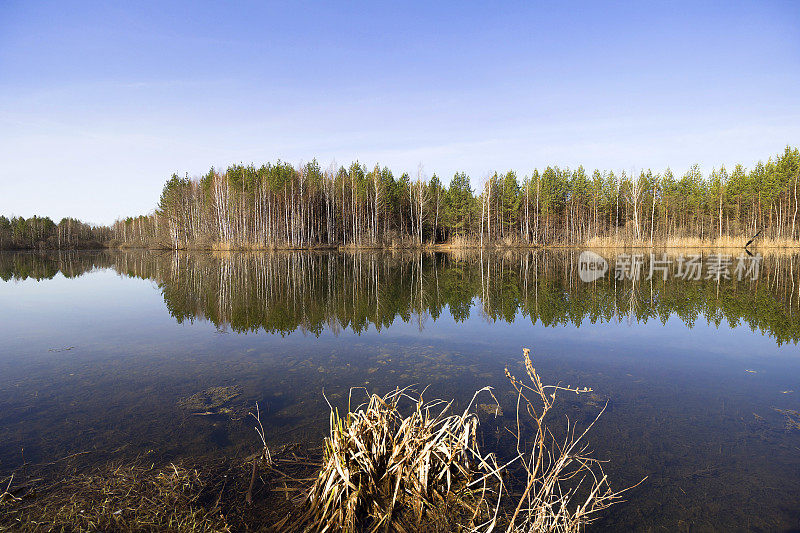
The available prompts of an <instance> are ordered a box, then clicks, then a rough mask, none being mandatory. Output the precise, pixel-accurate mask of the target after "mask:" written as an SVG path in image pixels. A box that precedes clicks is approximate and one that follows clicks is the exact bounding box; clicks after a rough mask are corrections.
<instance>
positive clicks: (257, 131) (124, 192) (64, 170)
mask: <svg viewBox="0 0 800 533" xmlns="http://www.w3.org/2000/svg"><path fill="white" fill-rule="evenodd" d="M799 89H800V3H798V2H746V3H739V2H718V3H700V2H659V3H649V2H630V3H599V2H598V3H580V2H564V3H561V2H552V3H534V2H520V3H505V2H492V3H473V2H440V3H435V4H434V3H431V2H420V3H402V2H391V3H379V2H364V3H340V4H334V3H331V2H327V3H319V4H311V3H303V4H300V3H295V2H287V3H280V4H268V3H252V4H250V3H245V2H230V3H224V2H212V3H205V4H204V3H201V2H185V3H184V2H152V3H150V2H127V3H123V2H119V3H111V2H97V3H88V2H87V3H84V2H15V1H10V2H9V1H0V161H1V162H2V163H1V164H0V214H6V215H11V214H14V215H22V216H30V215H32V214H41V215H48V216H51V217H53V218H54V219H60V218H61V217H62V216H67V215H71V216H77V217H79V218H82V219H85V220H88V221H91V222H96V223H109V222H112V221H113V220H114V219H115V218H117V217H120V216H125V215H130V214H140V213H146V212H148V211H150V210H152V209H153V207H154V206H155V204H156V202H157V199H158V196H159V194H160V191H161V187H162V185H163V183H164V181H165V180H166V179H167V178H168V177H169V175H170V174H172V173H173V172H178V173H179V174H181V175H183V174H184V173H186V172H188V173H189V175H190V176H191V175H198V174H200V173H203V172H205V171H206V170H208V168H209V167H210V166H212V165H214V166H216V167H224V166H225V165H227V164H229V163H235V162H245V163H248V162H256V163H262V162H266V161H274V160H276V159H278V158H280V159H283V160H285V161H289V162H292V163H301V162H304V161H308V160H310V159H311V158H313V157H316V158H317V159H318V160H319V161H320V162H321V164H322V165H323V167H327V165H328V164H329V163H331V162H333V161H336V162H337V163H339V164H348V163H349V162H351V161H353V160H356V159H358V160H360V161H362V162H364V163H367V164H368V165H370V166H371V165H373V164H374V163H375V162H379V163H381V164H382V165H387V166H389V168H391V169H392V170H393V171H395V172H396V173H400V172H403V171H409V172H411V173H412V174H415V173H416V170H417V168H418V166H419V165H420V164H422V165H423V169H424V172H425V174H426V175H430V174H432V173H434V172H435V173H437V174H438V175H439V176H441V177H442V178H443V180H444V181H445V182H449V179H450V177H451V176H452V174H453V173H454V172H455V171H458V170H464V171H466V172H467V173H468V174H469V175H470V176H471V177H472V180H473V184H474V185H477V184H479V183H480V182H481V181H482V180H483V179H484V178H485V176H486V174H487V173H489V172H491V171H493V170H506V169H509V168H512V169H515V170H517V172H518V173H519V174H521V175H525V174H528V173H530V172H531V170H532V169H533V168H537V167H538V168H541V167H544V166H546V165H548V164H558V165H562V166H565V165H566V166H570V167H576V166H577V165H579V164H583V165H584V166H585V167H587V168H588V169H593V168H601V169H614V170H630V169H632V168H635V169H640V168H652V169H653V170H658V171H660V170H663V169H664V168H665V167H666V166H668V165H669V166H671V167H672V168H673V170H675V171H676V172H677V173H682V172H684V171H685V170H686V168H688V166H689V165H691V164H692V163H700V164H701V166H702V167H703V168H704V170H706V171H709V170H710V169H711V168H712V167H714V166H719V165H720V164H725V165H732V164H733V163H735V162H742V163H744V164H746V165H752V164H753V163H754V162H755V161H757V160H758V159H765V158H767V157H769V156H770V155H772V154H775V153H777V152H779V151H781V150H782V149H783V147H784V146H785V145H786V144H791V145H793V146H796V145H800V91H799Z"/></svg>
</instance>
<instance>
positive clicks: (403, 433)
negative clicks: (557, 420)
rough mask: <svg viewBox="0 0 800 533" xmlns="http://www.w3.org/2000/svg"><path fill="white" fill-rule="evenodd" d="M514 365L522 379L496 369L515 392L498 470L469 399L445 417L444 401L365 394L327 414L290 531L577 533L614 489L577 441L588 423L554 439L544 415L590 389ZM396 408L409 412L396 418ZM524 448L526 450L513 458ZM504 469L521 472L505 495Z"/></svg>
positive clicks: (616, 497) (615, 495)
mask: <svg viewBox="0 0 800 533" xmlns="http://www.w3.org/2000/svg"><path fill="white" fill-rule="evenodd" d="M524 360H525V367H526V373H527V377H528V380H526V381H523V380H519V379H517V378H515V377H514V376H513V375H512V374H511V373H510V372H509V371H508V369H506V376H507V377H508V379H509V381H510V382H511V384H512V386H513V387H514V389H515V390H516V392H517V419H516V420H517V423H516V439H517V455H516V457H513V458H511V460H510V461H509V462H507V463H506V464H504V465H502V466H500V465H498V464H497V462H496V460H495V457H494V455H493V454H486V455H484V454H482V453H481V451H480V450H479V448H478V446H477V441H476V431H477V425H478V418H477V416H476V415H475V414H473V413H471V412H470V409H471V407H472V404H473V402H474V400H475V398H474V397H473V402H470V407H468V408H467V410H465V411H464V413H463V414H461V415H453V414H449V410H450V408H451V407H452V403H447V402H444V401H441V400H435V401H431V402H427V403H426V402H424V401H423V399H422V397H421V396H415V395H413V394H412V393H411V392H410V391H409V390H407V389H403V390H395V391H394V392H391V393H389V394H387V395H386V396H382V397H381V396H378V395H374V394H373V395H370V396H369V400H368V401H367V402H366V403H365V404H362V405H360V406H358V407H357V408H356V409H354V410H349V412H348V413H347V415H346V416H345V417H344V418H342V417H340V416H339V415H338V413H337V412H336V411H335V410H333V409H332V410H331V430H330V436H329V437H328V438H326V440H325V454H324V459H323V466H322V468H321V470H320V472H319V474H318V476H317V478H316V480H315V482H314V484H313V487H312V488H311V490H310V493H309V496H308V501H307V502H308V511H307V513H306V515H305V516H304V518H303V519H302V520H301V522H302V523H301V524H300V526H301V527H302V528H303V529H305V530H306V531H316V532H324V531H348V532H352V531H378V530H383V531H454V530H457V531H485V532H489V531H492V530H494V529H495V528H497V527H498V526H502V527H503V528H504V529H506V531H507V532H509V533H511V532H545V531H559V532H570V533H571V532H578V531H582V530H583V528H584V527H585V526H586V524H588V523H590V522H591V521H592V520H594V518H595V517H596V516H597V513H598V512H599V511H601V510H603V509H606V508H607V507H609V506H610V505H613V504H614V503H616V502H618V501H620V495H621V494H622V492H624V491H619V492H615V491H613V490H611V488H610V487H609V485H608V478H607V477H606V475H605V474H604V472H603V469H602V464H601V462H600V461H598V460H597V459H594V458H592V457H591V454H590V452H589V451H588V449H587V447H586V445H585V443H584V437H585V435H586V434H587V432H588V431H589V430H590V429H591V428H592V426H593V425H594V423H595V422H596V420H597V419H595V421H594V422H592V423H591V424H590V425H589V426H588V427H587V428H586V429H585V430H584V431H583V432H582V433H580V434H578V433H577V432H576V429H575V426H573V425H571V424H570V423H569V421H567V432H566V437H565V438H564V439H563V440H561V441H559V440H557V439H556V438H555V437H554V436H553V434H552V432H551V431H550V430H549V429H548V427H547V423H548V421H547V420H546V417H547V415H548V413H549V412H550V410H551V408H552V407H553V403H554V402H555V400H556V396H557V393H558V392H560V391H569V392H572V393H576V394H581V393H584V392H590V391H591V389H588V388H575V387H563V386H560V385H554V386H551V385H543V384H542V382H541V379H540V377H539V375H538V374H537V372H536V370H535V368H534V367H533V364H532V362H531V359H530V350H527V349H525V350H524ZM483 391H488V392H489V393H490V394H491V391H490V389H488V388H486V389H481V391H478V393H481V392H483ZM478 393H476V396H477V394H478ZM351 395H352V392H351ZM403 400H409V401H410V402H411V404H412V405H411V411H410V414H408V415H405V416H404V415H403V414H401V409H400V407H399V404H400V402H401V401H403ZM525 414H527V415H528V416H530V418H531V419H532V422H533V427H534V433H535V434H534V435H533V438H532V439H531V436H530V435H525V434H524V430H523V423H522V420H521V416H523V415H525ZM600 414H602V411H601V413H600ZM599 416H600V415H598V417H599ZM531 440H532V442H533V446H532V447H531V448H530V449H529V450H523V449H522V448H523V443H524V442H530V441H531ZM514 463H517V464H521V467H519V470H520V471H521V472H522V473H523V474H524V475H523V486H522V487H521V488H520V490H518V491H516V492H515V493H509V491H508V490H507V487H506V483H505V482H504V479H503V471H504V470H505V469H507V468H509V467H510V466H511V465H512V464H514ZM626 490H627V489H626ZM501 509H503V510H504V511H503V512H502V513H501V512H500V510H501Z"/></svg>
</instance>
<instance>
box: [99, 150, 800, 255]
mask: <svg viewBox="0 0 800 533" xmlns="http://www.w3.org/2000/svg"><path fill="white" fill-rule="evenodd" d="M798 180H800V152H799V151H798V149H797V148H791V147H788V146H787V147H786V149H785V150H784V151H783V153H780V154H778V155H777V156H774V157H771V158H769V159H768V161H767V162H766V163H763V162H759V163H758V164H756V165H755V167H754V168H752V169H750V170H746V169H745V168H744V167H743V166H742V165H736V166H735V167H734V168H733V169H730V170H729V169H726V168H725V167H724V166H722V167H719V168H715V169H713V170H712V172H711V173H710V174H709V175H707V176H703V174H702V173H701V171H700V168H699V166H698V165H693V166H692V167H691V168H689V169H688V170H687V171H686V172H685V173H684V174H683V175H682V176H676V175H674V174H673V172H672V171H671V170H670V169H667V170H666V171H665V172H663V173H653V172H652V171H650V170H643V171H641V172H639V173H638V174H635V175H634V174H633V173H627V172H625V171H622V172H619V173H615V172H613V171H599V170H594V171H592V172H588V171H587V170H586V169H584V168H583V167H582V166H580V167H578V168H577V169H574V170H570V169H569V168H560V167H557V166H549V167H547V168H545V169H544V170H542V171H539V170H534V171H533V172H532V173H531V174H529V175H526V176H524V177H522V178H520V176H518V174H517V173H516V172H514V171H507V172H504V173H500V172H495V173H493V174H492V175H491V176H488V177H487V178H486V179H485V180H483V182H482V185H481V187H480V190H478V191H473V189H472V187H471V181H470V178H469V177H468V176H467V175H466V174H464V173H463V172H459V173H456V174H455V175H454V176H453V177H452V178H451V179H450V183H449V185H447V186H445V185H444V184H443V182H442V180H441V179H440V178H439V177H438V176H437V175H436V174H433V175H432V176H431V177H430V178H426V177H425V176H424V174H423V172H422V170H421V168H420V169H419V170H418V172H417V173H416V177H415V178H413V179H412V178H411V176H410V175H409V174H408V173H403V174H402V175H401V176H399V177H395V176H394V175H393V173H392V172H391V171H390V170H389V169H388V168H386V167H381V166H379V165H375V166H374V167H373V168H371V169H370V168H368V167H367V166H365V165H363V164H361V163H359V162H354V163H352V164H351V165H350V166H349V167H347V168H345V167H340V168H336V167H334V166H330V167H329V168H327V169H326V170H323V169H322V168H321V167H320V165H319V164H318V163H317V161H316V160H313V161H311V162H310V163H307V164H305V165H301V166H297V167H295V166H292V165H290V164H288V163H285V162H281V161H278V162H276V163H274V164H265V165H262V166H260V167H256V166H254V165H248V166H245V165H233V166H230V167H228V168H227V169H225V170H224V171H218V170H216V169H214V168H212V169H211V170H209V171H208V173H207V174H205V175H204V176H202V177H200V178H198V179H190V178H189V177H183V178H181V177H179V176H177V175H173V176H172V177H171V178H170V179H169V181H167V183H166V185H165V186H164V189H163V192H162V195H161V198H160V201H159V203H158V208H157V210H156V211H155V212H154V213H153V214H150V215H147V216H139V217H136V218H127V219H125V220H118V221H117V222H115V223H114V225H113V227H112V230H113V239H114V240H115V241H116V242H118V243H121V244H122V245H125V246H133V247H163V248H173V249H189V248H218V249H240V248H244V249H247V248H252V249H259V248H311V247H316V246H345V247H348V246H350V247H421V246H427V245H431V244H440V243H449V244H451V245H454V246H459V245H461V246H486V245H507V246H514V245H522V246H525V245H550V244H556V245H557V244H587V243H588V244H592V243H594V244H605V243H609V244H640V245H653V244H667V243H676V244H680V243H682V242H684V243H685V242H687V240H690V241H691V240H699V241H700V242H702V243H717V244H720V243H723V242H725V240H726V239H728V241H729V242H734V241H736V243H738V240H741V239H745V240H748V239H749V238H750V237H752V236H753V235H755V234H756V233H758V232H759V231H761V235H760V238H761V239H762V240H763V242H766V241H771V242H773V243H776V242H777V243H781V244H783V245H787V244H791V243H792V242H796V241H797V239H798V236H799V235H798V229H797V224H796V221H797V212H798V196H797V186H798ZM741 244H744V242H742V243H740V244H739V245H741Z"/></svg>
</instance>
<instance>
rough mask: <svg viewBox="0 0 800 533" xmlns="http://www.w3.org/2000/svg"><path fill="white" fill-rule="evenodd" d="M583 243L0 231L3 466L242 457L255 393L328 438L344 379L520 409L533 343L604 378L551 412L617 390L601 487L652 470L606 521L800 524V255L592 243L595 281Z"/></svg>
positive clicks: (640, 526)
mask: <svg viewBox="0 0 800 533" xmlns="http://www.w3.org/2000/svg"><path fill="white" fill-rule="evenodd" d="M580 252H581V251H580V250H552V251H514V252H496V253H486V252H485V253H483V254H481V253H479V252H475V251H472V252H451V253H425V254H421V253H412V252H407V251H406V252H403V251H382V252H361V253H340V252H291V253H289V252H287V253H272V254H270V253H227V254H211V253H189V252H170V251H131V252H111V251H100V252H72V253H66V252H62V253H42V254H36V253H10V252H4V253H0V278H1V279H2V281H0V339H2V344H1V345H0V476H8V475H10V474H11V473H12V472H14V471H15V469H17V468H19V467H20V466H21V465H23V464H24V463H34V464H38V463H50V462H56V461H58V460H61V459H62V458H65V457H68V456H73V455H74V454H81V455H75V457H77V458H79V459H80V460H79V461H78V462H76V461H69V462H70V464H71V465H72V466H73V467H74V468H88V467H91V466H92V465H94V464H99V463H101V462H103V461H110V460H118V459H124V458H133V457H141V456H147V457H150V458H152V460H153V461H155V462H164V463H167V462H169V461H177V460H183V461H190V460H192V459H195V458H206V457H241V456H245V455H247V454H251V453H254V452H255V451H256V450H257V448H258V436H257V435H256V434H255V432H254V431H253V424H252V423H251V419H248V418H247V417H246V413H247V411H248V410H249V409H252V407H253V406H254V405H255V404H256V402H257V403H258V405H259V408H260V411H261V420H262V422H263V424H264V429H265V430H266V434H267V440H268V444H270V446H271V447H276V448H277V447H280V446H282V445H285V444H290V443H295V442H302V443H312V444H313V443H317V444H318V443H321V442H322V438H323V436H324V435H325V434H326V431H327V428H328V416H329V406H328V402H331V404H333V405H335V406H346V402H347V397H348V393H349V391H350V388H351V387H367V388H368V389H369V390H370V391H374V392H379V393H384V392H387V391H389V390H391V389H393V388H395V387H397V386H406V385H414V386H415V387H416V388H417V389H418V390H422V389H424V388H425V387H427V391H426V393H425V394H426V396H428V397H440V398H446V399H456V401H457V403H458V405H461V404H464V403H465V402H467V401H469V399H470V398H471V397H472V395H473V393H474V392H475V391H476V390H477V389H479V388H481V387H483V386H486V385H490V386H492V387H494V389H495V394H496V396H497V398H498V400H499V401H500V403H501V406H502V407H503V410H504V413H505V417H506V418H507V419H511V418H513V412H514V407H513V406H514V402H515V399H516V397H515V396H514V395H513V394H512V392H513V391H512V389H511V387H510V385H509V384H508V382H507V381H506V378H505V376H504V368H505V367H506V366H508V367H509V368H510V369H512V370H514V371H515V372H519V369H520V368H521V367H520V364H521V360H522V348H523V347H527V348H531V350H532V353H533V358H534V363H535V365H536V367H537V370H539V371H540V373H541V374H542V376H543V378H544V380H545V381H546V382H550V383H556V382H561V383H563V384H569V385H573V386H588V387H591V388H592V389H593V391H594V392H593V393H592V395H581V396H577V395H565V396H562V399H561V407H560V409H561V410H562V411H561V413H560V414H562V415H565V416H568V417H569V419H570V420H571V421H573V422H575V423H577V424H578V425H579V426H583V427H585V425H587V424H588V423H590V422H591V421H592V420H593V419H594V417H595V416H597V414H598V413H599V411H600V409H601V408H602V406H603V405H605V404H606V403H607V407H606V410H605V412H604V413H603V414H602V416H601V418H600V419H599V421H598V422H597V424H596V425H595V427H594V428H593V430H592V433H591V434H590V436H589V439H590V443H591V447H592V449H593V450H594V453H595V455H596V456H597V457H598V458H601V459H606V460H608V463H607V465H606V466H605V470H606V473H607V474H608V475H609V478H610V481H611V486H612V487H613V488H623V487H625V486H629V485H633V484H635V483H637V482H638V481H639V480H641V479H642V478H644V477H645V476H646V477H647V479H646V480H645V481H644V482H643V483H642V484H641V485H640V486H638V487H637V488H635V489H633V490H632V491H631V492H629V493H627V495H626V500H627V501H625V502H624V503H620V504H619V505H616V506H614V507H612V508H611V509H609V510H608V511H607V512H605V513H604V514H603V516H602V518H601V520H600V521H599V522H598V523H597V524H595V525H594V526H593V529H596V530H618V531H629V530H631V529H635V530H648V531H681V530H693V531H694V530H711V529H714V530H763V531H791V530H800V413H799V412H798V411H800V349H798V345H797V343H798V340H800V255H798V254H792V253H778V254H770V253H766V252H763V251H762V254H763V257H762V256H760V255H756V256H755V257H753V256H749V255H742V253H741V251H739V250H733V251H729V252H724V253H722V254H720V252H714V251H710V250H706V251H697V250H695V251H691V250H686V251H679V250H673V251H670V253H669V254H668V255H666V256H662V255H661V252H657V253H656V254H655V256H654V257H651V255H650V252H649V251H638V252H636V253H638V254H641V257H639V256H637V255H636V254H630V253H622V252H610V251H607V250H606V251H604V250H596V252H597V254H599V255H600V256H601V257H602V258H603V259H604V260H606V261H607V263H608V271H607V272H605V274H604V275H603V276H602V277H599V278H598V279H596V280H593V281H584V280H583V279H584V278H585V276H583V275H582V274H585V272H584V271H583V270H581V268H582V267H581V260H580V259H581V257H580ZM714 265H717V269H716V270H714V268H713V267H714ZM720 265H723V266H724V267H725V269H724V270H720V269H719V266H720ZM693 266H698V267H699V269H698V270H696V271H694V272H692V267H693ZM737 269H738V270H737ZM651 271H652V273H653V275H652V276H651V275H650V274H651ZM687 273H688V274H689V275H687ZM639 274H640V275H639ZM695 274H696V275H695ZM665 277H666V279H664V278H665ZM618 278H619V279H618ZM648 278H650V279H648ZM213 387H227V388H228V390H232V391H236V394H237V396H236V397H235V398H234V399H233V400H232V401H231V402H228V403H227V404H226V407H225V409H224V410H220V409H218V408H217V407H218V406H213V405H212V406H210V409H211V410H210V411H209V412H207V413H202V412H198V408H194V409H191V408H189V407H188V406H189V404H190V403H191V402H187V399H191V398H193V397H194V398H197V396H193V395H196V394H197V393H199V392H202V391H206V390H208V389H210V388H213ZM482 446H483V448H484V450H486V449H489V450H491V449H492V447H493V446H496V447H497V451H498V453H501V454H502V453H503V451H504V447H505V446H506V444H504V442H503V439H502V438H501V437H500V436H497V438H496V439H493V438H492V436H491V435H486V436H484V437H483V442H482ZM86 452H88V453H86Z"/></svg>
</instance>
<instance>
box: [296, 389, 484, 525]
mask: <svg viewBox="0 0 800 533" xmlns="http://www.w3.org/2000/svg"><path fill="white" fill-rule="evenodd" d="M351 396H352V393H351ZM404 400H408V401H409V402H410V403H411V413H410V414H409V415H408V416H404V415H403V414H401V411H400V405H399V404H400V403H401V402H402V401H404ZM451 407H452V403H447V402H443V401H439V400H436V401H431V402H427V403H426V402H424V401H423V399H422V398H421V396H420V397H418V396H414V395H412V394H411V392H410V391H408V390H407V389H403V390H395V391H394V392H392V393H389V394H387V395H386V396H383V397H381V396H378V395H375V394H373V395H371V396H370V397H369V400H368V402H367V403H366V404H362V405H360V406H359V407H358V408H356V409H354V410H349V412H348V413H347V415H346V416H345V417H344V418H342V417H339V415H338V413H337V412H336V411H333V410H332V412H331V431H330V436H329V437H328V438H326V439H325V452H324V457H323V466H322V469H321V470H320V472H319V475H318V477H317V479H316V481H315V482H314V485H313V486H312V488H311V491H310V494H309V498H308V503H309V511H308V513H307V514H306V516H305V517H304V518H303V522H304V524H305V527H306V529H307V530H310V531H318V532H322V531H378V530H392V531H436V530H439V531H448V530H453V529H455V528H456V526H455V524H454V523H456V522H457V523H461V524H465V525H466V524H469V525H471V526H475V522H476V521H478V520H480V519H482V518H485V517H486V516H489V519H491V514H492V511H491V510H490V508H489V507H488V506H487V502H488V499H487V498H486V494H487V490H488V488H489V487H488V484H489V483H488V481H489V479H490V478H492V476H493V474H492V473H493V472H496V471H497V467H496V465H494V462H493V460H492V459H493V458H492V456H483V455H481V454H480V452H479V451H478V448H477V445H476V442H475V430H476V427H477V424H478V419H477V416H475V415H474V414H472V413H469V409H468V410H467V411H465V412H464V413H463V414H461V415H455V414H449V411H450V408H451ZM459 529H460V528H459Z"/></svg>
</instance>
